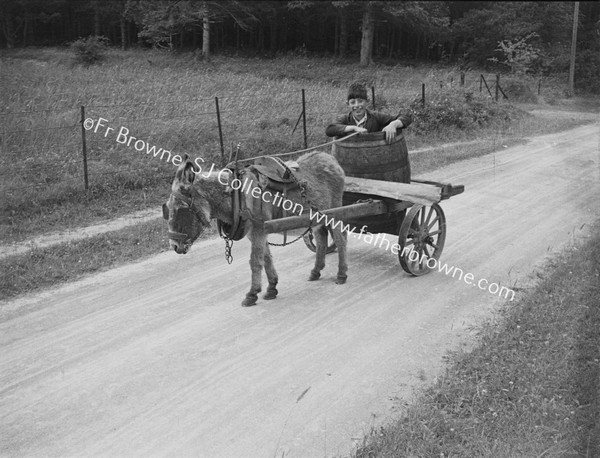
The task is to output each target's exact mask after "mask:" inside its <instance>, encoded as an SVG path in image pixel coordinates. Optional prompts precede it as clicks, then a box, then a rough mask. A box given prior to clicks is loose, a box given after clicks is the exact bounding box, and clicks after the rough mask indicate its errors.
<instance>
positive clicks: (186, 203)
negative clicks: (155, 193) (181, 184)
mask: <svg viewBox="0 0 600 458" xmlns="http://www.w3.org/2000/svg"><path fill="white" fill-rule="evenodd" d="M171 196H172V197H173V200H174V202H179V203H181V204H182V205H181V206H180V207H179V208H178V209H177V210H176V212H178V211H180V210H181V208H183V209H184V210H188V211H190V212H192V213H193V214H194V215H195V216H196V217H197V218H198V220H199V221H200V223H204V224H205V225H207V224H210V222H209V221H206V216H205V215H204V214H203V213H202V210H200V209H198V208H197V207H195V206H194V196H193V193H190V195H189V196H186V195H185V194H182V193H181V192H179V191H172V192H171ZM168 234H169V239H171V240H173V241H174V242H183V243H185V244H188V243H191V242H192V241H193V240H192V237H191V236H190V235H188V234H184V233H183V232H175V231H171V230H169V232H168Z"/></svg>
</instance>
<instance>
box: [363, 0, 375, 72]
mask: <svg viewBox="0 0 600 458" xmlns="http://www.w3.org/2000/svg"><path fill="white" fill-rule="evenodd" d="M374 34H375V22H374V21H373V3H372V2H366V4H365V10H364V13H363V18H362V39H361V42H360V65H361V67H367V66H369V65H370V64H371V62H372V61H373V35H374Z"/></svg>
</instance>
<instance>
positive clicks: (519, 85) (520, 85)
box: [500, 78, 538, 103]
mask: <svg viewBox="0 0 600 458" xmlns="http://www.w3.org/2000/svg"><path fill="white" fill-rule="evenodd" d="M500 87H502V89H503V90H504V93H505V94H506V96H507V97H508V99H509V100H510V101H511V102H523V103H537V101H538V98H537V96H536V95H535V94H534V93H533V91H532V90H531V88H530V87H529V86H528V85H527V83H525V82H523V81H520V80H516V79H510V78H507V79H504V80H503V81H502V82H501V83H500Z"/></svg>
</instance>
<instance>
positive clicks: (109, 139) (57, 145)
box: [0, 74, 540, 195]
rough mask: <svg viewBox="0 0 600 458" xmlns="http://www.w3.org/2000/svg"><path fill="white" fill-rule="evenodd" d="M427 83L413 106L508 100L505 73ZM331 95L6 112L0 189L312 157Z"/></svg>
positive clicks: (398, 96)
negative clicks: (451, 97)
mask: <svg viewBox="0 0 600 458" xmlns="http://www.w3.org/2000/svg"><path fill="white" fill-rule="evenodd" d="M428 84H429V86H427V87H426V85H425V83H423V84H422V86H421V91H420V93H419V92H418V91H415V93H414V99H413V100H412V102H415V101H417V102H418V101H420V102H421V103H422V104H426V103H427V102H428V101H429V100H430V99H431V98H432V97H434V96H435V95H436V94H437V93H439V92H444V91H456V90H457V89H460V90H461V91H462V92H464V93H476V92H479V93H482V94H484V95H485V94H487V95H488V96H489V97H491V98H493V99H495V100H496V101H501V100H502V99H505V100H506V99H507V98H508V97H507V95H506V94H505V91H504V90H503V88H502V85H501V82H500V76H499V75H493V76H491V77H490V76H488V77H487V78H486V77H485V76H484V75H480V76H479V77H478V78H473V77H470V80H469V81H468V82H467V81H466V80H465V75H464V74H460V75H456V78H455V77H454V76H451V77H449V78H446V79H445V80H441V81H440V82H439V85H438V84H434V83H431V82H430V83H428ZM370 90H371V97H372V99H373V100H372V103H373V106H374V107H375V108H376V109H381V108H384V109H386V110H389V112H390V113H396V112H397V111H400V110H402V109H406V108H407V107H406V106H405V105H406V103H410V102H411V101H408V102H407V101H406V91H405V90H402V89H397V90H396V89H394V88H393V87H386V88H385V93H383V91H382V93H378V92H376V91H375V87H371V88H370ZM539 90H540V86H538V93H539ZM328 92H329V93H328V99H330V100H337V101H339V103H332V104H331V110H329V109H328V110H323V109H318V107H322V106H324V102H323V94H322V93H308V92H307V91H305V90H304V89H301V90H297V91H290V92H287V93H278V94H277V96H276V97H273V98H271V99H269V100H265V99H264V98H257V97H254V96H238V95H234V94H230V95H225V96H221V97H214V98H197V99H183V100H182V99H180V100H165V101H160V102H148V103H136V104H128V103H116V104H113V105H105V104H103V105H93V104H90V105H87V106H80V107H65V108H56V109H41V110H31V111H19V112H4V113H0V135H1V141H0V165H1V167H0V179H1V182H2V186H1V187H0V188H1V190H2V193H3V194H5V193H6V194H8V195H10V194H11V193H18V192H19V191H20V190H22V189H23V188H24V187H29V188H32V187H33V188H40V187H51V186H56V187H58V188H62V189H63V190H64V189H70V190H77V189H79V190H82V189H85V190H87V189H89V188H90V186H105V185H107V184H108V183H114V182H119V183H120V184H121V185H123V184H124V185H125V186H132V187H139V186H143V185H144V183H152V182H156V179H157V177H159V179H162V178H164V179H165V180H166V181H170V179H171V178H172V175H173V165H174V164H175V165H176V160H174V157H175V156H179V157H182V156H183V155H184V154H188V155H189V156H190V157H192V158H197V159H198V158H200V159H199V162H197V163H200V162H201V163H203V164H206V165H207V166H209V164H211V163H215V164H216V165H217V166H223V165H224V164H225V163H227V162H228V161H229V159H230V156H231V153H232V151H233V150H235V149H236V148H237V145H238V144H239V145H240V147H241V151H242V157H252V156H259V155H264V154H274V153H283V152H288V151H295V150H300V149H305V148H307V147H310V146H311V145H318V144H322V143H324V142H325V141H326V137H325V134H324V131H325V127H326V126H327V125H328V124H329V123H330V122H331V121H332V120H333V119H334V118H335V117H336V116H338V115H339V114H340V113H343V112H344V110H347V106H346V105H344V102H345V95H346V92H345V88H335V89H332V90H330V91H328ZM390 101H391V102H390ZM396 110H397V111H396ZM86 123H87V125H86ZM143 156H145V157H143Z"/></svg>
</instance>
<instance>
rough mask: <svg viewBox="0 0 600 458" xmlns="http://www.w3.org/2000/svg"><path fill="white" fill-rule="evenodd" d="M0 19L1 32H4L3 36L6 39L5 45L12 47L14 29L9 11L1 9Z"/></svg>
mask: <svg viewBox="0 0 600 458" xmlns="http://www.w3.org/2000/svg"><path fill="white" fill-rule="evenodd" d="M4 6H6V5H4ZM7 10H8V7H7ZM0 21H2V32H4V38H5V39H6V47H7V48H8V49H12V48H14V47H15V35H14V34H15V31H14V27H13V18H12V14H11V13H10V11H2V16H0Z"/></svg>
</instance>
